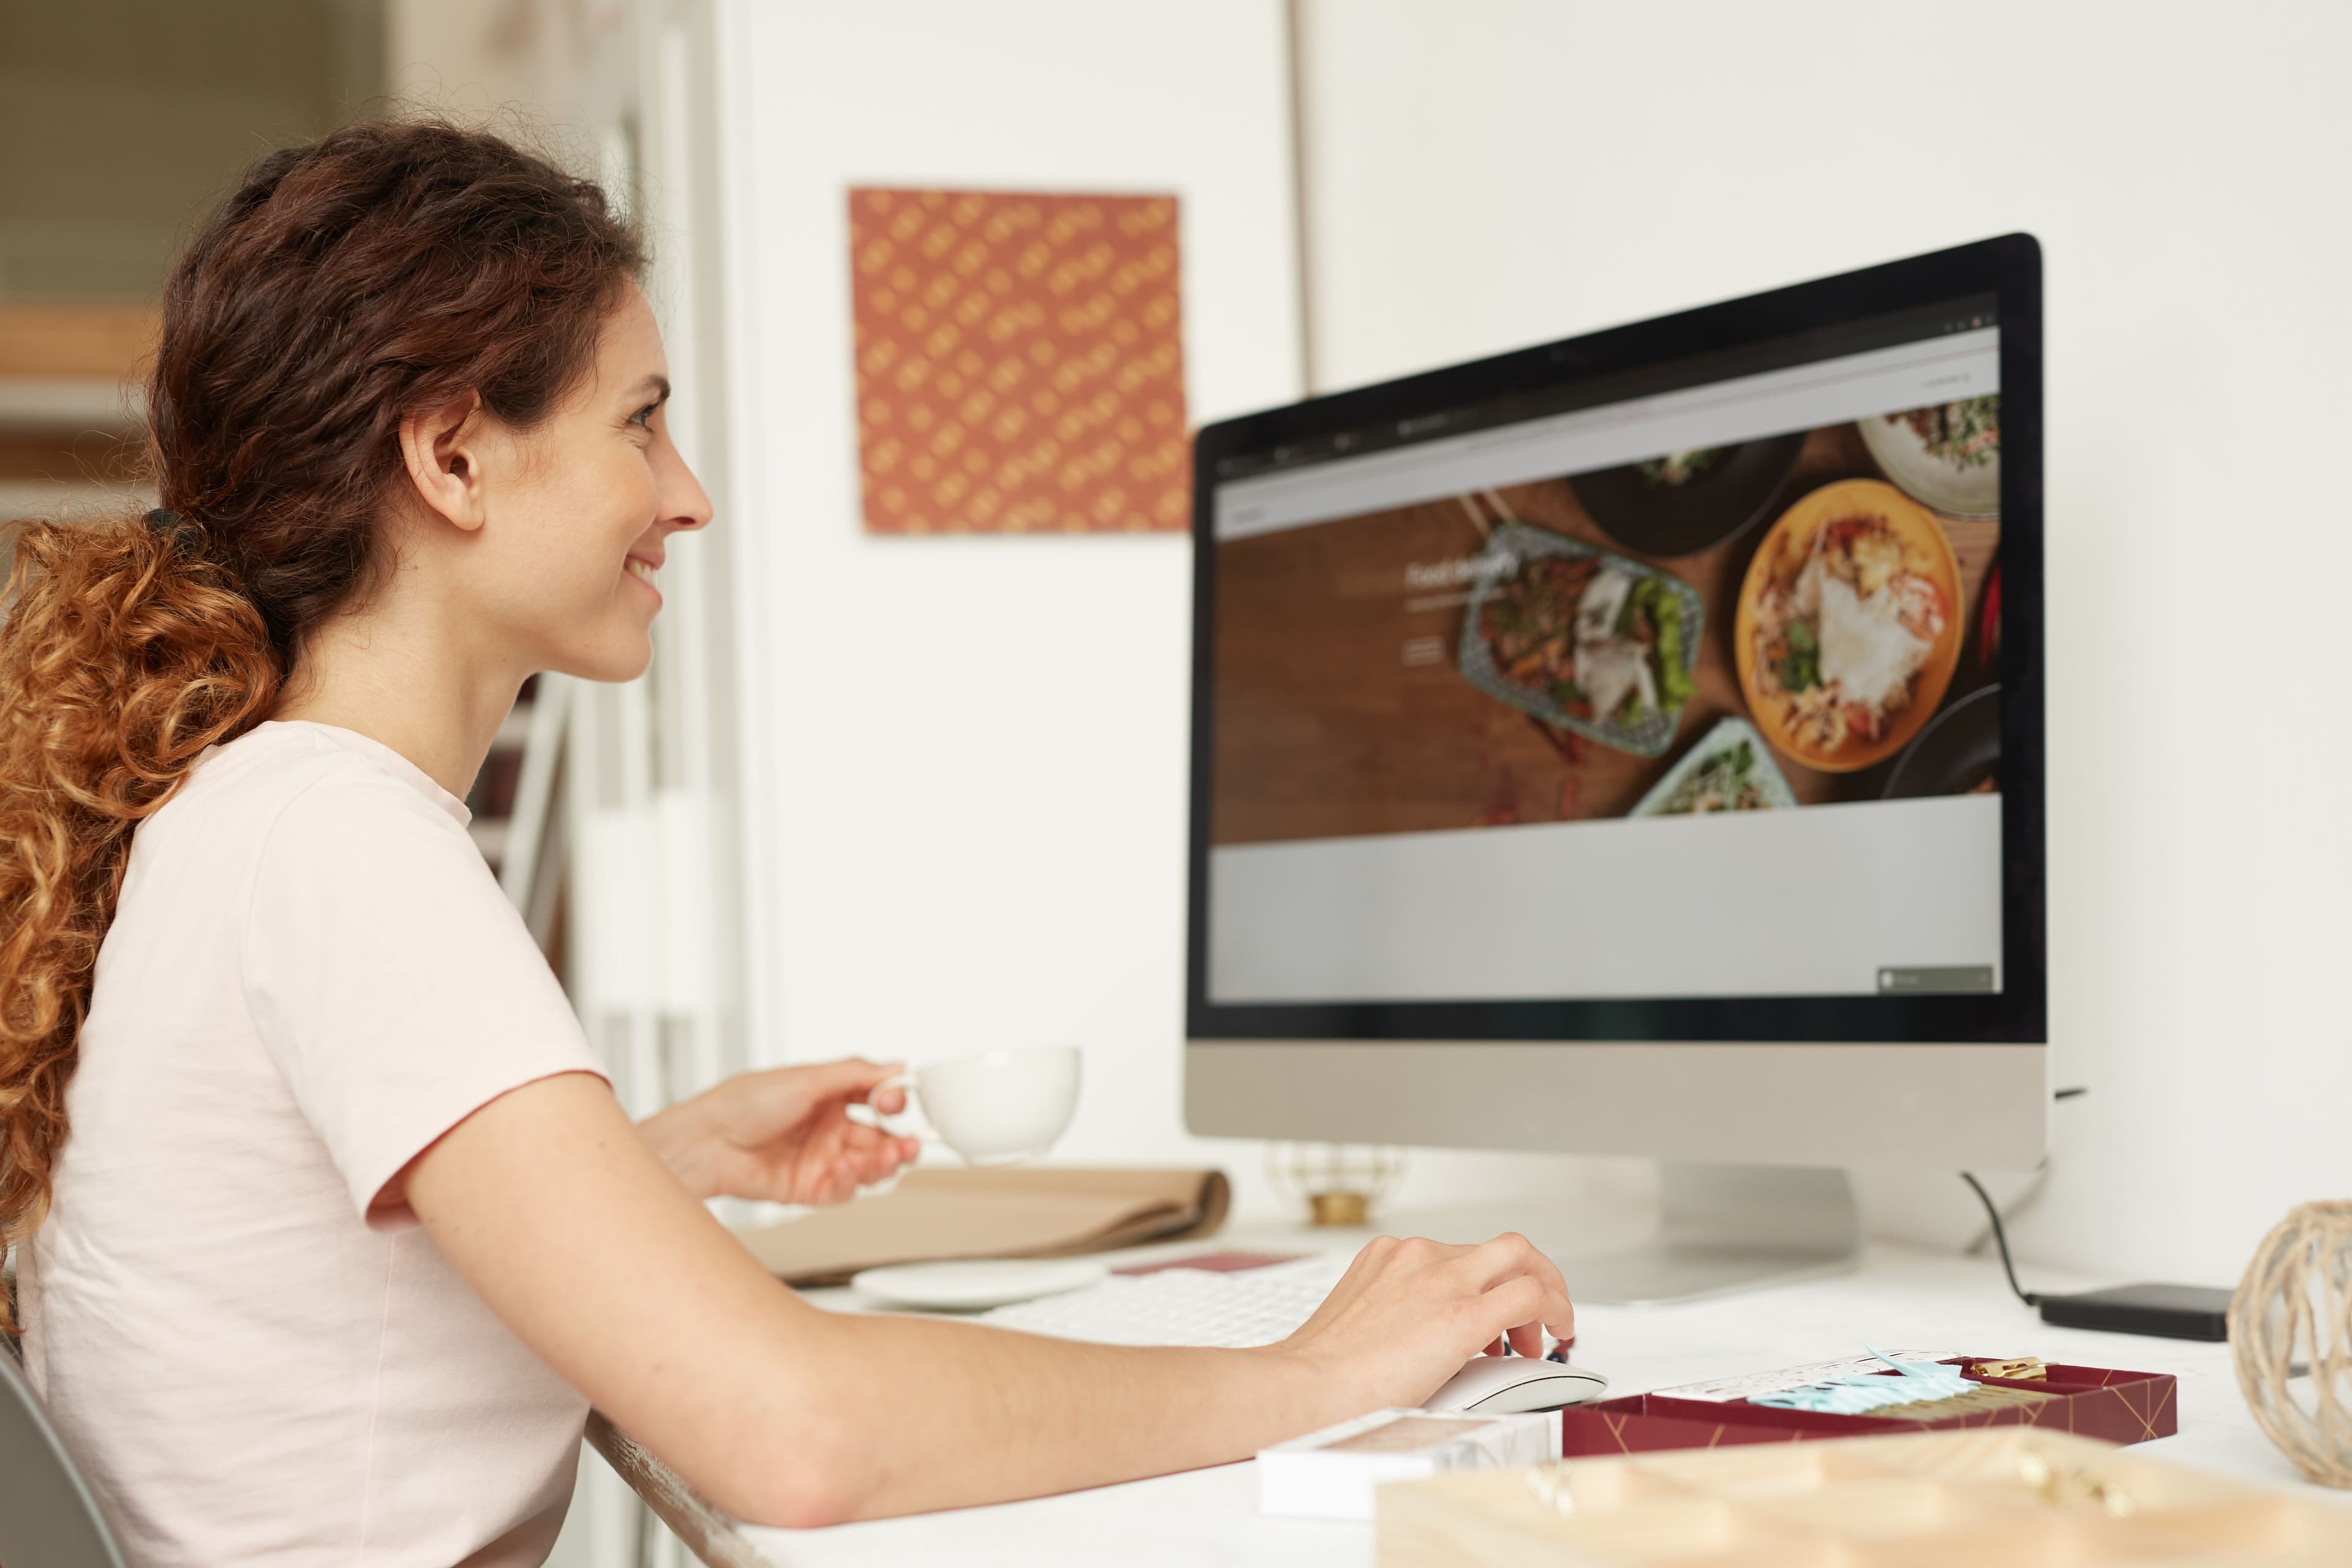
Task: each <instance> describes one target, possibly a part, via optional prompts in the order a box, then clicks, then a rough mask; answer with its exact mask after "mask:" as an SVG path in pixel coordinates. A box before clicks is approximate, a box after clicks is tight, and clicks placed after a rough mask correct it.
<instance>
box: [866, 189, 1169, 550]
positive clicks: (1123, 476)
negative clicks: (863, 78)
mask: <svg viewBox="0 0 2352 1568" xmlns="http://www.w3.org/2000/svg"><path fill="white" fill-rule="evenodd" d="M1176 215H1177V208H1176V198H1175V197H1173V196H1150V195H1116V196H1112V195H1035V194H1021V193H1005V192H992V191H921V190H895V189H877V188H858V189H853V190H852V191H851V192H850V193H849V246H850V278H851V279H852V285H851V289H852V297H853V304H854V310H855V317H856V357H857V446H858V466H859V470H860V478H861V481H862V485H863V489H864V496H865V514H866V531H868V532H871V533H1140V532H1149V531H1178V530H1182V529H1186V528H1189V527H1190V526H1191V524H1192V470H1191V451H1192V443H1191V441H1190V438H1189V437H1188V436H1187V434H1186V427H1185V421H1184V352H1183V339H1182V327H1183V312H1182V308H1181V295H1180V291H1179V284H1180V279H1181V268H1180V266H1179V258H1178V249H1177V222H1176Z"/></svg>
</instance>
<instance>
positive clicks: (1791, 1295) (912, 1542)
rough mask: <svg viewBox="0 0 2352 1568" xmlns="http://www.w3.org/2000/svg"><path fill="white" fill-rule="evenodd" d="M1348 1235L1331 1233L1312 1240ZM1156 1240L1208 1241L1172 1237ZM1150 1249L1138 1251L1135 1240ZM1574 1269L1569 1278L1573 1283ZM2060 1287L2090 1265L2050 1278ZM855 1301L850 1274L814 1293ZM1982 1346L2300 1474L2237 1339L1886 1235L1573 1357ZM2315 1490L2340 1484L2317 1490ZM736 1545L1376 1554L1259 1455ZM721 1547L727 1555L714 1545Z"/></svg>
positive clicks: (1750, 1366)
mask: <svg viewBox="0 0 2352 1568" xmlns="http://www.w3.org/2000/svg"><path fill="white" fill-rule="evenodd" d="M1337 1239H1339V1238H1338V1237H1331V1236H1329V1234H1328V1233H1326V1235H1325V1236H1324V1237H1318V1238H1317V1243H1315V1244H1319V1245H1322V1246H1329V1245H1331V1244H1332V1242H1333V1241H1334V1240H1337ZM1217 1245H1219V1246H1236V1245H1246V1246H1262V1247H1284V1246H1287V1247H1293V1248H1298V1249H1304V1248H1305V1247H1307V1246H1308V1245H1310V1243H1309V1241H1308V1239H1307V1236H1306V1235H1305V1234H1303V1233H1301V1232H1297V1231H1276V1230H1272V1229H1262V1228H1257V1227H1244V1228H1237V1229H1235V1230H1233V1231H1229V1232H1228V1233H1227V1234H1226V1235H1224V1236H1223V1237H1219V1238H1218V1243H1217ZM1156 1250H1158V1251H1160V1252H1177V1251H1184V1250H1194V1251H1198V1250H1202V1247H1200V1246H1199V1245H1198V1244H1195V1245H1194V1246H1193V1247H1190V1248H1160V1249H1156ZM1148 1255H1149V1254H1147V1253H1144V1252H1139V1253H1137V1254H1134V1255H1132V1256H1135V1257H1143V1256H1148ZM1575 1282H1576V1281H1575V1276H1574V1273H1573V1270H1572V1267H1571V1269H1570V1279H1569V1284H1570V1289H1573V1288H1574V1286H1575ZM2037 1283H2046V1284H2048V1285H2049V1286H2051V1287H2052V1288H2055V1289H2076V1288H2083V1287H2087V1286H2090V1285H2093V1284H2095V1283H2098V1282H2097V1281H2094V1280H2087V1279H2085V1280H2066V1279H2048V1280H2044V1279H2042V1278H2041V1276H2040V1274H2037ZM809 1296H810V1299H811V1300H814V1301H816V1302H818V1303H819V1304H821V1305H824V1306H826V1307H829V1308H834V1309H836V1310H851V1311H854V1310H858V1301H857V1299H856V1297H855V1296H854V1295H853V1294H852V1293H851V1292H849V1291H847V1290H820V1291H811V1292H809ZM1864 1340H1869V1341H1871V1342H1874V1343H1877V1344H1882V1345H1893V1344H1900V1345H1905V1346H1910V1347H1916V1348H1918V1349H1922V1350H1930V1349H1933V1350H1949V1351H1953V1352H1964V1353H1969V1354H1982V1355H2004V1356H2007V1355H2038V1356H2041V1357H2042V1358H2044V1359H2045V1360H2052V1361H2070V1362H2074V1363H2078V1364H2085V1365H2092V1366H2113V1367H2123V1368H2126V1369H2129V1370H2133V1371H2143V1372H2168V1373H2174V1374H2175V1375H2177V1376H2178V1377H2179V1380H2180V1433H2179V1436H2174V1437H2167V1438H2162V1439H2159V1440H2158V1441H2157V1442H2155V1443H2152V1444H2150V1445H2148V1451H2149V1452H2150V1453H2152V1454H2157V1455H2160V1456H2162V1457H2164V1458H2169V1459H2172V1460H2175V1461H2177V1462H2179V1463H2182V1464H2189V1465H2198V1466H2203V1467H2206V1468H2212V1469H2216V1470H2223V1471H2227V1472H2229V1473H2231V1474H2232V1475H2238V1476H2243V1477H2247V1478H2250V1479H2259V1480H2263V1481H2270V1482H2276V1483H2280V1484H2284V1485H2293V1486H2298V1487H2300V1486H2303V1485H2304V1483H2303V1482H2302V1481H2301V1480H2300V1479H2299V1478H2298V1477H2297V1476H2296V1473H2295V1471H2294V1467H2293V1466H2291V1465H2290V1464H2288V1463H2287V1461H2286V1459H2285V1458H2284V1456H2282V1455H2281V1454H2280V1453H2279V1452H2278V1451H2277V1450H2276V1449H2275V1448H2273V1447H2271V1445H2270V1442H2269V1440H2268V1439H2267V1438H2265V1437H2264V1436H2263V1435H2262V1432H2261V1431H2260V1429H2259V1428H2257V1427H2256V1426H2254V1424H2253V1419H2252V1416H2251V1415H2248V1413H2247V1411H2246V1406H2245V1402H2244V1400H2243V1399H2242V1398H2241V1397H2240V1396H2239V1394H2238V1385H2237V1379H2236V1375H2235V1373H2233V1372H2232V1370H2231V1363H2230V1351H2229V1347H2228V1346H2227V1345H2220V1344H2200V1343H2194V1342H2186V1341H2180V1340H2157V1339H2144V1338H2139V1337H2136V1336H2133V1335H2128V1334H2102V1333H2092V1332H2089V1331H2084V1330H2078V1329H2057V1328H2052V1327H2051V1326H2049V1325H2048V1324H2046V1323H2043V1322H2042V1321H2041V1320H2040V1319H2039V1318H2038V1317H2036V1316H2035V1315H2034V1313H2033V1311H2032V1309H2031V1308H2028V1307H2025V1306H2023V1305H2021V1304H2020V1303H2019V1302H2018V1301H2017V1300H2016V1299H2015V1298H2014V1297H2012V1296H2011V1295H2010V1294H2009V1292H2008V1290H2007V1289H2006V1287H2005V1286H2004V1285H2003V1283H2002V1280H2001V1277H2000V1265H1999V1264H1998V1263H1997V1262H1995V1261H1993V1260H1991V1259H1990V1258H1954V1257H1948V1256H1943V1255H1938V1254H1931V1253H1925V1252H1916V1251H1910V1250H1906V1249H1902V1248H1895V1247H1872V1248H1870V1249H1869V1251H1868V1252H1867V1253H1866V1254H1865V1255H1864V1263H1863V1267H1862V1268H1861V1269H1860V1270H1858V1271H1857V1272H1855V1273H1853V1274H1849V1275H1845V1276H1843V1277H1840V1278H1837V1279H1822V1280H1815V1281H1811V1282H1809V1283H1805V1284H1800V1285H1790V1286H1782V1287H1780V1288H1778V1289H1770V1290H1759V1291H1753V1292H1750V1293H1748V1294H1745V1295H1739V1296H1732V1297H1727V1298H1724V1299H1722V1300H1714V1301H1702V1302H1696V1303H1694V1304H1691V1305H1689V1306H1681V1307H1650V1308H1625V1307H1580V1308H1579V1309H1578V1311H1577V1342H1576V1353H1577V1359H1578V1360H1579V1361H1581V1362H1586V1363H1590V1364H1591V1366H1593V1367H1595V1368H1596V1369H1598V1370H1600V1371H1601V1372H1604V1373H1608V1374H1609V1377H1610V1383H1611V1388H1610V1392H1611V1394H1639V1393H1643V1392H1644V1391H1646V1390H1649V1389H1653V1388H1662V1387H1667V1386H1670V1385H1673V1384H1682V1383H1694V1382H1697V1381H1699V1380H1701V1379H1703V1378H1712V1377H1719V1376H1726V1375H1728V1374H1731V1373H1742V1372H1757V1371H1762V1370H1765V1369H1768V1368H1772V1367H1781V1366H1796V1365H1801V1364H1803V1363H1809V1362H1818V1361H1829V1360H1833V1359H1836V1358H1840V1357H1844V1356H1851V1355H1854V1354H1858V1353H1860V1351H1861V1347H1862V1342H1863V1341H1864ZM2310 1490H2311V1491H2313V1492H2315V1493H2316V1494H2317V1495H2320V1496H2324V1497H2330V1498H2342V1497H2343V1495H2344V1494H2340V1493H2333V1492H2326V1491H2325V1490H2323V1489H2319V1488H2310ZM725 1544H726V1546H727V1548H728V1549H729V1551H730V1554H731V1555H734V1556H735V1560H737V1561H741V1562H752V1563H763V1564H768V1565H771V1568H866V1565H868V1564H871V1565H875V1568H880V1565H883V1564H898V1563H918V1562H953V1563H958V1564H960V1565H961V1568H1014V1565H1016V1564H1017V1565H1019V1568H1031V1565H1034V1564H1038V1563H1103V1562H1109V1561H1114V1560H1115V1561H1118V1563H1120V1564H1121V1568H1158V1565H1160V1564H1180V1563H1181V1564H1185V1565H1187V1568H1190V1565H1192V1564H1195V1563H1223V1564H1260V1563H1263V1564H1265V1565H1267V1568H1274V1565H1276V1564H1282V1565H1285V1568H1293V1565H1299V1564H1307V1565H1313V1564H1330V1565H1332V1568H1342V1565H1344V1568H1370V1563H1371V1562H1372V1527H1371V1526H1370V1525H1369V1524H1339V1523H1321V1522H1315V1521H1298V1520H1278V1519H1265V1518H1261V1517H1260V1516H1259V1515H1258V1512H1257V1483H1256V1478H1255V1475H1254V1473H1253V1471H1252V1468H1251V1467H1250V1466H1249V1465H1248V1464H1238V1465H1225V1466H1221V1467H1219V1468H1214V1469H1207V1470H1195V1471H1192V1472H1190V1473H1187V1474H1182V1475H1175V1476H1165V1477H1161V1478H1160V1479H1156V1480H1148V1481H1134V1482H1129V1483H1128V1484H1126V1485H1123V1486H1115V1487H1100V1488H1097V1489H1093V1490H1090V1491H1083V1492H1073V1493H1069V1494H1066V1495H1065V1496H1061V1497H1052V1498H1038V1499H1034V1500H1029V1501H1026V1502H1017V1503H1004V1504H1000V1505H997V1506H994V1507H990V1508H975V1509H961V1510H954V1511H952V1512H948V1513H936V1514H920V1515H917V1516H914V1517H912V1518H908V1519H894V1520H881V1521H875V1522H872V1523H867V1524H848V1525H840V1526H836V1527H835V1528H833V1529H830V1530H815V1531H783V1530H764V1529H758V1528H754V1527H751V1526H738V1527H736V1528H735V1531H734V1537H733V1539H731V1540H730V1541H729V1542H726V1543H725ZM714 1555H715V1554H714Z"/></svg>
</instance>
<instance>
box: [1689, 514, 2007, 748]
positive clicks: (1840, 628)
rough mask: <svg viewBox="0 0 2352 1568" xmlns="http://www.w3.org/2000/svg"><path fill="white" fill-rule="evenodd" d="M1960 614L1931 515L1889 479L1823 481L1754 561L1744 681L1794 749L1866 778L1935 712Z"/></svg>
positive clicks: (1952, 572)
mask: <svg viewBox="0 0 2352 1568" xmlns="http://www.w3.org/2000/svg"><path fill="white" fill-rule="evenodd" d="M1960 621H1961V616H1960V571H1959V563H1958V561H1957V560H1955V559H1954V557H1953V554H1952V545H1951V541H1950V540H1948V539H1947V538H1946V537H1945V535H1944V531H1943V529H1942V527H1941V526H1940V525H1938V524H1937V521H1936V520H1935V518H1934V517H1933V516H1931V515H1930V514H1929V513H1928V512H1927V509H1925V508H1924V507H1922V506H1920V505H1919V503H1918V502H1916V501H1915V500H1912V499H1911V498H1910V497H1908V496H1906V495H1905V494H1904V493H1903V492H1902V491H1901V490H1898V489H1895V487H1894V486H1893V485H1889V484H1884V483H1881V482H1880V481H1879V480H1876V479H1842V480H1840V481H1838V482H1837V483H1835V484H1829V485H1823V486H1822V488H1821V489H1817V490H1814V491H1812V492H1811V494H1809V495H1807V496H1805V497H1804V498H1803V499H1801V500H1799V501H1798V502H1797V503H1796V504H1795V505H1794V506H1792V507H1790V509H1789V510H1787V511H1785V512H1782V513H1781V514H1780V521H1777V522H1775V523H1774V524H1773V525H1772V527H1771V529H1770V530H1769V531H1768V532H1767V533H1766V534H1765V535H1764V538H1763V540H1762V542H1760V543H1759V544H1758V545H1757V547H1756V554H1755V558H1754V559H1753V560H1751V561H1750V562H1749V563H1748V575H1747V578H1746V580H1745V581H1744V582H1742V584H1740V589H1739V599H1738V607H1737V610H1736V612H1735V614H1734V616H1733V622H1732V638H1733V647H1732V652H1733V658H1734V659H1735V661H1736V663H1737V664H1738V670H1739V689H1740V691H1741V693H1742V695H1744V696H1745V697H1746V698H1747V700H1748V711H1749V713H1750V715H1751V716H1752V717H1753V718H1754V720H1755V721H1756V726H1757V728H1758V729H1759V731H1762V732H1763V735H1764V738H1765V739H1766V740H1768V741H1769V742H1771V743H1772V745H1773V747H1774V748H1775V749H1776V750H1778V751H1779V752H1780V753H1781V754H1782V755H1784V756H1787V757H1789V758H1790V759H1791V760H1793V761H1795V762H1798V763H1802V764H1803V765H1805V766H1806V767H1809V768H1815V769H1819V770H1820V771H1821V772H1823V773H1853V772H1855V771H1856V770H1858V769H1862V768H1866V767H1869V766H1870V765H1872V764H1873V763H1879V762H1883V761H1885V759H1886V758H1888V757H1891V756H1893V755H1894V754H1895V752H1898V751H1901V750H1902V749H1903V747H1904V745H1905V744H1906V742H1909V741H1910V739H1911V737H1912V736H1914V735H1916V734H1917V733H1918V732H1919V727H1920V726H1921V725H1923V724H1925V723H1926V722H1927V721H1928V719H1929V718H1931V717H1933V716H1934V714H1935V711H1936V705H1937V703H1938V702H1940V701H1942V700H1943V698H1944V689H1945V688H1946V687H1947V686H1948V685H1949V684H1950V683H1951V679H1952V668H1953V667H1954V666H1955V665H1956V664H1957V663H1958V661H1959V654H1960V631H1961V626H1960Z"/></svg>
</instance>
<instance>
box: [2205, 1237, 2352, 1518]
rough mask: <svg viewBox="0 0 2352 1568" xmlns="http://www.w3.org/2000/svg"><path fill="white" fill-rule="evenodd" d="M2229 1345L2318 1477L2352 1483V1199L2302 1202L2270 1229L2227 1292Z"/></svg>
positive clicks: (2256, 1393) (2269, 1420)
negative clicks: (2243, 1274) (2232, 1291)
mask: <svg viewBox="0 0 2352 1568" xmlns="http://www.w3.org/2000/svg"><path fill="white" fill-rule="evenodd" d="M2230 1350H2231V1354H2232V1355H2234V1356H2235V1357H2236V1358H2237V1363H2238V1386H2239V1387H2240V1388H2241V1389H2243V1390H2244V1391H2245V1395H2246V1403H2247V1404H2248V1405H2251V1406H2252V1407H2253V1412H2254V1419H2255V1420H2256V1421H2258V1422H2260V1423H2261V1424H2262V1428H2263V1431H2265V1432H2267V1433H2269V1434H2270V1438H2271V1441H2272V1442H2273V1443H2276V1444H2277V1445H2278V1446H2279V1449H2280V1451H2281V1452H2282V1453H2284V1454H2285V1455H2286V1457H2287V1458H2290V1459H2293V1460H2294V1465H2295V1468H2297V1469H2299V1470H2301V1471H2302V1472H2303V1473H2304V1474H2305V1476H2308V1477H2309V1478H2310V1479H2313V1480H2315V1481H2317V1482H2318V1483H2319V1484H2320V1485H2322V1486H2329V1487H2352V1201H2339V1202H2335V1203H2318V1204H2305V1205H2303V1206H2302V1207H2300V1208H2297V1209H2295V1210H2294V1211H2293V1212H2292V1213H2290V1214H2289V1215H2287V1216H2286V1218H2284V1219H2283V1220H2281V1221H2280V1222H2279V1226H2278V1228H2277V1229H2276V1230H2273V1231H2272V1232H2271V1233H2270V1235H2268V1236H2266V1237H2263V1244H2262V1246H2261V1247H2257V1248H2255V1249H2254V1260H2253V1261H2252V1263H2250V1264H2248V1265H2247V1266H2246V1277H2245V1278H2244V1279H2241V1280H2240V1281H2238V1291H2237V1294H2236V1295H2235V1296H2233V1297H2231V1300H2230ZM2302 1368H2308V1369H2309V1372H2308V1374H2307V1375H2303V1376H2296V1377H2294V1378H2293V1379H2292V1380H2290V1378H2289V1373H2290V1372H2291V1371H2295V1370H2300V1369H2302Z"/></svg>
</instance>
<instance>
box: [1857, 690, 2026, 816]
mask: <svg viewBox="0 0 2352 1568" xmlns="http://www.w3.org/2000/svg"><path fill="white" fill-rule="evenodd" d="M1879 793H1880V794H1881V795H1884V796H1885V798H1886V799H1888V800H1918V799H1921V798H1924V797H1926V796H1928V795H1999V794H2000V687H1998V686H1979V688H1977V689H1975V690H1974V691H1971V692H1969V694H1968V695H1967V696H1966V697H1963V698H1961V699H1960V700H1958V701H1957V702H1955V703H1953V704H1952V705H1951V706H1950V707H1948V708H1947V709H1945V710H1943V711H1942V712H1941V713H1938V714H1937V715H1936V718H1935V721H1934V722H1933V723H1931V724H1929V725H1928V726H1927V728H1926V729H1924V730H1922V731H1919V735H1918V738H1917V739H1916V740H1915V741H1913V742H1911V744H1910V745H1909V746H1907V747H1906V748H1905V749H1904V752H1903V754H1902V755H1901V756H1899V757H1897V758H1895V766H1894V768H1893V769H1892V770H1890V771H1889V772H1888V773H1887V775H1886V787H1885V789H1884V790H1882V791H1880V792H1879Z"/></svg>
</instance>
